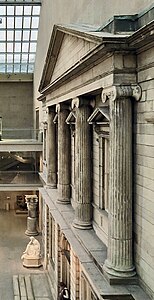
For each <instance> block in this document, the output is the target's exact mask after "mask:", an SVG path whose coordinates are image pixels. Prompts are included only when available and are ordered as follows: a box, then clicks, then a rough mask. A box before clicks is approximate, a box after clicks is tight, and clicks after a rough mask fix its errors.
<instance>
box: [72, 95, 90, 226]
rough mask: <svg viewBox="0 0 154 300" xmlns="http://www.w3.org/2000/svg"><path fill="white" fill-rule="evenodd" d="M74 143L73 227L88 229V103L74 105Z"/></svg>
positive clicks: (79, 102)
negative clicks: (74, 203)
mask: <svg viewBox="0 0 154 300" xmlns="http://www.w3.org/2000/svg"><path fill="white" fill-rule="evenodd" d="M75 105H76V125H75V126H76V127H75V128H76V133H75V134H76V141H75V151H76V158H75V201H76V208H75V219H74V221H73V226H74V227H77V228H80V229H89V228H91V227H92V225H91V196H92V192H91V191H92V189H91V186H92V182H91V132H90V126H89V124H88V122H87V119H88V117H89V116H90V113H91V108H90V105H89V102H87V100H86V99H79V100H78V101H77V102H76V103H75Z"/></svg>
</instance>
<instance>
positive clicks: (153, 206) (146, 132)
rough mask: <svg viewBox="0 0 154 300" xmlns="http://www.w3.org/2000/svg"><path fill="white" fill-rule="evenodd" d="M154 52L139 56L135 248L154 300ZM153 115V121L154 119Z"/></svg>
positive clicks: (136, 114)
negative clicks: (139, 88)
mask: <svg viewBox="0 0 154 300" xmlns="http://www.w3.org/2000/svg"><path fill="white" fill-rule="evenodd" d="M153 57H154V49H153V48H151V49H149V50H146V51H143V52H142V53H140V54H139V55H138V82H139V84H140V85H141V87H142V99H141V100H140V102H138V103H137V104H136V107H135V116H134V119H135V120H134V123H135V124H134V133H135V136H136V137H135V139H136V143H135V146H134V151H135V157H134V174H135V178H134V180H135V182H134V222H135V224H134V229H135V235H134V247H135V263H136V268H137V273H138V274H139V276H140V277H141V279H142V281H143V282H144V284H145V287H146V288H147V289H148V291H149V293H150V294H151V295H153V296H152V299H154V285H153V282H154V259H153V253H154V235H153V232H154V218H153V216H154V67H153V66H154V59H153ZM152 114H153V121H152V118H151V119H150V116H152Z"/></svg>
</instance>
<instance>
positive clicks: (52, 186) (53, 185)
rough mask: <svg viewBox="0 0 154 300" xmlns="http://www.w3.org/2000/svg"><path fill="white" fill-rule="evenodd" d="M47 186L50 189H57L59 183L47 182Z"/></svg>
mask: <svg viewBox="0 0 154 300" xmlns="http://www.w3.org/2000/svg"><path fill="white" fill-rule="evenodd" d="M46 187H47V188H48V189H56V188H57V185H56V184H55V183H47V184H46Z"/></svg>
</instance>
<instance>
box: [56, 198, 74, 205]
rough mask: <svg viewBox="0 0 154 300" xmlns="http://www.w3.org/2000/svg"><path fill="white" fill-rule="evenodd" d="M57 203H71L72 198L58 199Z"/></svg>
mask: <svg viewBox="0 0 154 300" xmlns="http://www.w3.org/2000/svg"><path fill="white" fill-rule="evenodd" d="M57 203H59V204H70V203H71V200H70V199H69V198H64V199H57Z"/></svg>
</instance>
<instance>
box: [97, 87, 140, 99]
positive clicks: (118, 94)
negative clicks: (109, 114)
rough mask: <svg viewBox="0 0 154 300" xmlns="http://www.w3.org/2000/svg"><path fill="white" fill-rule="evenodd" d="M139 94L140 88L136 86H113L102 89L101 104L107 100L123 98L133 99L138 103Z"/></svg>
mask: <svg viewBox="0 0 154 300" xmlns="http://www.w3.org/2000/svg"><path fill="white" fill-rule="evenodd" d="M141 94H142V91H141V87H140V86H139V85H138V84H130V85H113V86H110V87H107V88H104V89H103V91H102V102H103V103H104V102H106V101H107V100H110V101H115V100H116V99H121V98H125V97H133V98H135V100H136V101H139V100H140V98H141Z"/></svg>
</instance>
